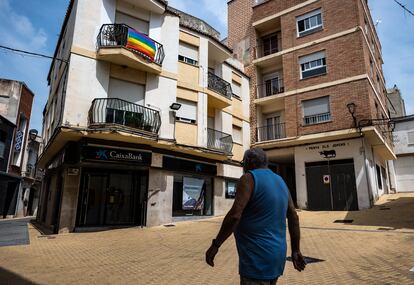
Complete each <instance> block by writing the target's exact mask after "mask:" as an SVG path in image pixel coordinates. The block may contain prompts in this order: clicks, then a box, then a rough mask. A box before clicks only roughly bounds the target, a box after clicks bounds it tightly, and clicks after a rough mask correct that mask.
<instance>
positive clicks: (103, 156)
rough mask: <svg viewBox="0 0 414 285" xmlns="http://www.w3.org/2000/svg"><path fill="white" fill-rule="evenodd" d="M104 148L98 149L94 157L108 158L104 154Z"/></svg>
mask: <svg viewBox="0 0 414 285" xmlns="http://www.w3.org/2000/svg"><path fill="white" fill-rule="evenodd" d="M106 153H107V151H106V150H99V151H97V152H96V158H97V159H108V156H107V155H106Z"/></svg>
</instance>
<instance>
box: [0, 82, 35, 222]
mask: <svg viewBox="0 0 414 285" xmlns="http://www.w3.org/2000/svg"><path fill="white" fill-rule="evenodd" d="M33 97H34V94H33V92H32V91H31V90H30V89H29V88H28V87H27V85H26V84H25V83H24V82H20V81H16V80H9V79H0V217H3V218H7V217H14V216H16V215H17V214H18V204H19V202H20V201H21V200H22V196H23V188H22V183H21V180H22V176H23V175H24V174H23V168H24V167H25V165H24V160H25V158H26V157H25V150H26V147H25V146H26V143H27V141H28V137H29V122H30V116H31V112H32V104H33Z"/></svg>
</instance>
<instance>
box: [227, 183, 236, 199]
mask: <svg viewBox="0 0 414 285" xmlns="http://www.w3.org/2000/svg"><path fill="white" fill-rule="evenodd" d="M236 188H237V182H236V181H233V180H227V181H226V199H234V198H235V197H236Z"/></svg>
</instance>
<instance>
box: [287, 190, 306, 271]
mask: <svg viewBox="0 0 414 285" xmlns="http://www.w3.org/2000/svg"><path fill="white" fill-rule="evenodd" d="M286 216H287V219H288V227H289V235H290V247H291V248H292V262H293V266H294V267H295V269H296V270H298V271H302V270H304V269H305V266H306V262H305V259H304V258H303V256H302V253H301V252H300V228H299V217H298V214H297V213H296V209H295V205H294V204H293V200H292V197H290V194H289V203H288V210H287V215H286Z"/></svg>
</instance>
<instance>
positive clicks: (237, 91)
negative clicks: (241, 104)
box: [231, 80, 241, 99]
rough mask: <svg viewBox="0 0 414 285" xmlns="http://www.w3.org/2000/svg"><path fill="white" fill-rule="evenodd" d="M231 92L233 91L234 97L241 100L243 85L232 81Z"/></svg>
mask: <svg viewBox="0 0 414 285" xmlns="http://www.w3.org/2000/svg"><path fill="white" fill-rule="evenodd" d="M231 90H232V91H233V96H234V97H237V98H239V99H240V97H241V85H240V84H239V83H238V82H236V81H234V80H232V82H231Z"/></svg>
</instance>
